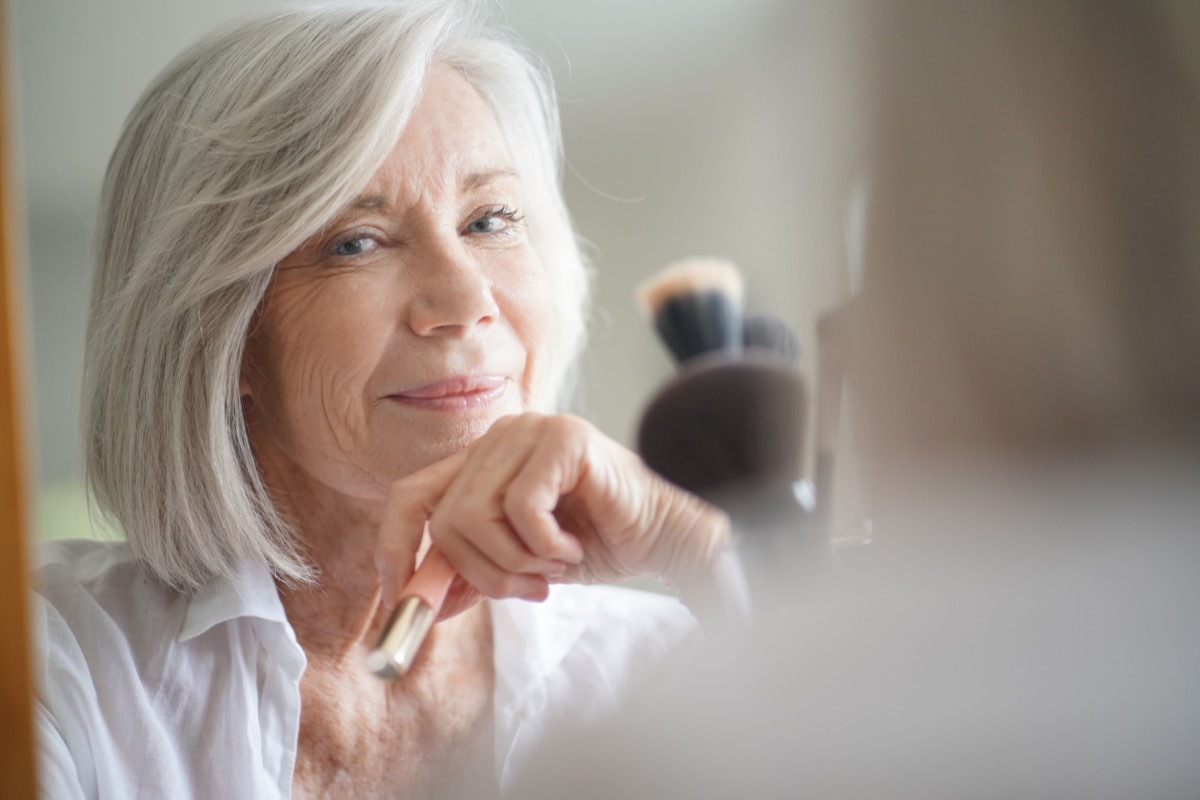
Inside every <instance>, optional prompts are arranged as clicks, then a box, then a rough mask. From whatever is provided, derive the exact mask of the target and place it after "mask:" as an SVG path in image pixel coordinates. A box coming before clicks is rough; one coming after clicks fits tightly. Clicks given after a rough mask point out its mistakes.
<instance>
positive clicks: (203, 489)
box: [82, 0, 588, 591]
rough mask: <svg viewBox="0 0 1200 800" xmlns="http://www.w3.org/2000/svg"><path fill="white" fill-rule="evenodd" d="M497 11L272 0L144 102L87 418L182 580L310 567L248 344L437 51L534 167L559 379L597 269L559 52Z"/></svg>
mask: <svg viewBox="0 0 1200 800" xmlns="http://www.w3.org/2000/svg"><path fill="white" fill-rule="evenodd" d="M485 17H486V15H485V13H484V8H483V4H482V3H480V2H473V1H472V0H432V1H430V0H421V1H419V2H405V3H400V4H398V3H372V4H363V3H354V4H349V5H348V4H337V5H328V6H319V7H307V8H298V9H290V10H281V11H277V12H272V13H268V14H265V15H261V16H256V17H253V18H250V19H248V20H242V21H239V22H238V23H236V24H235V25H233V26H230V27H227V28H224V29H221V30H218V31H216V32H214V33H212V34H210V35H209V36H207V37H205V38H204V39H202V40H201V41H200V42H198V43H197V44H196V45H194V46H193V47H191V48H190V49H189V50H187V51H185V52H184V53H183V54H182V55H180V56H179V57H178V58H177V59H176V60H175V61H174V62H173V63H171V64H170V65H169V66H168V67H167V68H166V69H165V70H164V71H163V72H162V74H161V75H159V77H158V78H157V79H156V80H155V81H154V82H153V83H152V84H151V85H150V87H149V88H148V89H147V90H146V92H145V94H144V95H143V96H142V98H141V99H140V100H139V101H138V103H137V105H136V106H135V108H134V110H133V111H132V113H131V114H130V116H129V119H128V120H127V122H126V124H125V129H124V131H123V132H122V134H121V138H120V141H119V142H118V144H117V148H116V151H115V152H114V154H113V157H112V161H111V162H110V163H109V166H108V172H107V175H106V177H105V181H104V189H103V194H102V199H101V211H100V217H99V221H98V231H97V241H96V260H97V273H96V276H95V283H94V286H93V290H92V302H91V314H90V317H89V319H88V332H87V342H88V344H87V350H86V356H85V365H84V380H83V390H84V394H83V426H82V427H83V431H84V438H85V441H84V451H85V454H86V455H85V458H86V476H87V482H88V486H89V489H90V491H91V494H92V497H93V499H94V501H95V502H96V503H97V504H98V506H99V509H100V511H101V512H103V513H104V514H106V515H107V516H109V517H111V518H112V519H113V520H114V521H115V522H116V523H118V524H119V525H120V526H121V528H123V530H124V531H125V534H126V536H127V538H128V540H129V542H130V545H131V547H132V548H133V552H134V554H135V555H136V556H137V558H139V559H140V560H141V561H142V562H143V563H144V564H145V565H146V567H147V568H148V569H150V570H151V571H152V572H153V573H154V574H155V575H157V576H158V577H159V578H161V579H162V580H163V581H165V582H166V583H168V584H170V585H172V586H175V587H177V588H179V589H181V590H183V591H194V590H197V589H199V588H201V587H203V586H204V585H205V584H207V583H208V582H210V581H212V580H214V579H217V578H221V577H226V576H230V575H231V574H232V573H233V571H234V570H235V569H236V566H237V564H238V563H239V562H240V561H243V560H255V561H259V562H261V563H265V564H266V565H268V566H269V567H270V568H271V569H272V570H273V571H274V573H275V575H276V576H277V577H279V578H280V579H282V580H284V581H289V582H298V581H307V580H310V579H311V578H312V573H311V571H310V567H309V566H308V565H307V564H306V563H305V561H304V559H303V558H302V557H301V555H300V553H299V551H298V548H297V543H296V542H295V541H294V536H293V532H292V530H291V528H290V526H289V525H288V524H287V522H286V521H285V520H284V519H282V518H281V516H280V515H279V514H278V512H277V511H276V509H275V508H274V506H273V505H272V503H271V501H270V498H269V496H268V492H267V489H266V487H265V485H264V484H263V482H262V480H261V478H260V477H259V474H258V471H257V468H256V466H255V463H254V458H253V455H252V453H251V449H250V443H249V437H248V435H247V432H246V425H245V421H244V419H243V415H242V408H241V401H240V397H239V391H238V376H239V371H240V365H241V359H242V352H243V347H244V344H245V341H246V336H247V333H248V331H249V327H250V324H251V320H252V318H253V316H254V312H255V310H256V308H257V307H258V306H259V304H260V302H261V300H262V298H263V296H264V293H265V291H266V288H267V285H268V283H269V282H270V280H271V277H272V274H273V272H274V269H275V265H276V264H277V263H278V262H279V261H280V260H281V259H282V258H283V257H284V256H286V255H287V254H289V253H290V252H291V251H293V250H294V249H295V248H296V247H298V246H299V245H300V244H301V243H302V242H304V241H305V240H306V239H308V238H309V237H311V236H312V235H313V234H315V233H316V232H318V231H319V230H320V229H321V228H322V227H323V225H325V224H326V223H327V222H328V221H329V220H330V219H331V218H332V217H333V216H334V215H335V214H336V213H338V212H339V211H340V210H342V209H344V208H345V206H346V205H347V204H349V203H350V202H352V200H353V198H354V197H355V196H356V195H357V194H358V193H359V192H361V191H362V190H363V188H364V187H365V185H366V183H367V182H368V181H369V180H370V178H371V177H372V176H373V175H374V174H375V172H376V171H377V170H378V169H379V167H380V166H381V165H382V163H383V162H384V160H385V159H386V157H387V156H388V154H389V153H390V151H391V149H392V148H393V147H394V146H395V143H396V141H397V139H398V137H399V135H400V132H401V131H402V130H403V129H404V126H405V124H406V122H407V120H408V118H409V116H410V115H411V113H412V111H413V108H414V107H415V105H416V103H417V101H418V99H419V97H420V93H421V91H422V88H423V86H424V83H425V76H426V73H427V72H428V70H429V68H430V65H431V64H433V63H435V62H437V63H444V64H448V65H450V66H452V67H454V68H457V69H458V70H460V71H461V72H462V73H463V75H464V76H466V78H467V80H468V81H469V82H470V83H471V84H472V85H473V86H474V87H475V88H476V89H477V90H478V91H479V92H480V94H481V95H482V96H483V97H484V98H485V100H486V101H487V102H488V103H489V105H490V106H491V108H492V110H493V111H494V112H495V114H496V117H497V119H498V121H499V124H500V128H501V130H502V131H503V133H504V136H505V138H506V141H507V143H508V145H509V150H510V152H511V153H512V156H513V158H514V160H515V163H516V167H517V169H518V171H519V173H520V174H521V176H522V179H523V183H524V186H525V192H524V194H525V197H524V204H525V208H524V213H525V217H526V220H527V225H528V231H529V235H530V238H531V242H532V245H533V247H534V249H535V250H536V251H537V253H538V254H539V256H540V258H541V259H542V261H543V263H544V264H545V265H546V267H547V271H548V272H549V274H550V280H551V282H552V289H553V291H554V294H555V297H556V298H557V300H558V302H557V303H556V308H557V310H556V312H555V313H556V315H557V319H555V320H554V326H553V328H552V330H553V331H554V335H553V336H552V337H551V344H550V347H551V349H550V351H549V352H548V359H549V366H550V368H549V369H548V371H547V372H548V374H549V375H551V376H552V378H551V382H552V384H553V385H550V386H547V387H545V391H544V392H543V394H542V396H541V398H540V399H539V405H540V406H541V407H543V408H548V407H550V406H552V405H553V404H554V401H557V400H561V399H562V398H563V397H564V396H565V393H566V391H567V386H568V384H569V383H570V381H569V380H568V374H569V373H570V372H571V366H572V364H573V362H574V361H575V360H576V357H577V355H578V353H579V351H580V350H581V348H582V346H583V339H584V327H585V322H584V310H585V306H586V303H587V295H588V278H587V269H586V267H585V264H584V262H583V258H582V255H581V253H580V249H579V245H578V241H577V239H576V237H575V234H574V231H573V228H572V226H571V221H570V218H569V216H568V214H567V210H566V206H565V204H564V203H563V199H562V194H561V189H560V171H561V161H562V156H561V149H562V148H561V139H560V132H559V125H558V112H557V106H556V103H555V100H554V96H553V91H552V87H551V84H550V80H549V78H548V77H547V75H546V74H545V71H544V70H542V69H541V68H539V67H538V66H537V65H536V63H535V62H534V61H533V60H532V59H530V58H529V57H528V56H526V55H525V54H524V53H523V52H522V51H521V50H520V49H518V48H517V46H515V45H514V44H513V43H512V42H511V41H510V40H509V39H507V38H506V37H505V36H503V35H502V34H501V33H499V32H497V31H496V30H495V28H494V26H492V25H490V24H489V23H488V21H487V20H486V18H485Z"/></svg>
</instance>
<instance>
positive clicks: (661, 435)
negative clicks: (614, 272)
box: [637, 262, 828, 594]
mask: <svg viewBox="0 0 1200 800" xmlns="http://www.w3.org/2000/svg"><path fill="white" fill-rule="evenodd" d="M701 263H704V262H701ZM726 263H727V262H726ZM689 264H696V262H680V263H679V264H674V265H672V266H671V267H668V268H667V270H665V271H664V272H663V273H661V274H660V275H659V276H657V277H656V278H654V279H652V280H651V281H650V282H648V283H647V284H646V285H645V286H644V287H643V288H642V290H641V291H640V292H639V296H640V299H641V300H642V305H643V308H644V309H645V310H646V311H647V313H649V314H651V315H652V317H653V319H654V322H655V327H656V329H657V330H658V331H659V333H660V336H661V337H662V339H663V341H664V342H665V343H666V344H667V347H668V349H669V350H670V351H671V352H672V353H675V354H677V356H678V354H680V353H685V354H688V355H687V356H686V357H685V358H680V361H681V364H680V373H679V375H678V376H677V377H676V378H674V379H673V380H671V381H670V382H668V383H667V384H666V385H665V386H664V387H662V389H661V390H660V391H659V392H658V393H657V394H656V395H655V396H654V397H653V398H652V400H651V401H650V403H649V405H648V406H647V408H646V411H645V413H644V414H643V416H642V419H641V423H640V425H639V428H638V435H637V442H638V444H637V446H638V452H639V453H640V455H641V456H642V459H643V461H645V463H646V464H647V465H648V466H649V467H650V468H651V469H653V470H655V471H656V472H658V473H659V474H660V475H662V476H663V477H664V478H666V479H667V480H669V481H671V482H672V483H674V484H676V485H677V486H680V487H681V488H683V489H686V490H687V491H690V492H692V493H694V494H697V495H699V496H700V497H702V498H704V499H705V500H707V501H709V502H711V503H713V504H714V505H717V506H719V507H720V508H722V509H723V510H724V511H725V512H726V513H728V514H729V515H730V518H731V520H732V521H733V525H734V530H735V534H736V535H737V537H738V540H739V545H738V548H739V551H740V558H741V560H742V561H743V562H745V564H746V567H747V568H746V577H747V580H748V581H749V583H750V585H751V593H752V594H759V593H761V592H757V591H755V590H756V589H758V588H760V587H762V588H763V589H764V590H765V591H772V590H774V589H777V588H782V587H781V586H776V585H775V584H786V583H788V582H789V581H792V580H795V579H796V578H797V577H800V576H801V574H802V573H803V572H804V571H805V570H808V569H812V568H815V567H817V566H820V565H823V564H824V562H825V561H826V560H827V551H828V548H827V545H826V544H825V543H824V542H821V541H819V540H817V539H816V538H814V534H815V530H814V526H813V525H812V524H811V521H810V520H809V519H808V513H807V510H806V509H805V507H804V505H803V504H802V503H801V502H800V499H799V496H798V494H797V491H796V490H797V486H798V485H799V484H798V481H799V480H800V478H801V477H802V474H803V458H804V446H805V441H804V439H805V425H806V413H807V392H806V389H805V385H804V378H803V376H802V375H801V373H800V371H799V369H798V365H797V356H798V353H799V346H798V342H797V339H796V337H795V335H794V334H793V333H791V331H790V329H787V326H786V323H783V322H782V320H779V319H778V318H769V317H759V318H753V319H755V320H756V322H755V323H754V326H755V327H754V328H753V330H754V331H756V332H755V333H754V335H753V336H752V337H751V338H752V339H753V340H754V341H755V342H756V343H757V342H765V343H766V345H765V346H760V345H758V344H756V345H755V346H754V347H750V348H743V347H742V346H741V345H744V344H745V342H746V339H747V337H746V336H745V329H743V327H742V325H738V326H737V328H736V332H731V328H732V327H733V326H730V325H727V324H724V323H723V322H721V321H719V320H714V319H704V318H703V317H704V316H706V315H709V314H715V315H716V316H718V317H719V319H720V320H726V319H732V318H736V317H740V316H741V282H740V281H738V282H737V286H738V290H737V292H736V293H733V292H730V293H725V294H722V293H721V290H720V289H719V288H717V287H715V286H714V284H713V282H712V281H708V280H706V279H705V277H704V276H703V275H701V274H695V273H692V272H690V267H689ZM699 272H700V270H699V267H697V273H699ZM697 294H703V295H705V296H704V297H703V299H702V300H699V299H697V298H695V297H692V296H689V295H697ZM714 295H716V296H714ZM647 297H650V298H653V302H647V301H646V299H645V298H647ZM665 308H670V309H673V311H672V312H671V313H663V312H662V310H661V309H665ZM714 309H716V311H713V310H714ZM768 320H770V321H768ZM781 326H782V330H781ZM714 330H723V331H725V332H726V334H725V335H726V337H727V338H726V339H725V340H724V341H715V340H714V337H713V336H711V332H712V331H714ZM762 331H767V332H768V333H765V334H764V333H762ZM696 332H703V333H702V334H697V333H696ZM756 584H757V585H756Z"/></svg>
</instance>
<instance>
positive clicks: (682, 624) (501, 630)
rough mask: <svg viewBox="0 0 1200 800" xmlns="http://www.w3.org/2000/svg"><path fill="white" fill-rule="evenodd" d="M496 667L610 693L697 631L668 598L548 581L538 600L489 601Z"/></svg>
mask: <svg viewBox="0 0 1200 800" xmlns="http://www.w3.org/2000/svg"><path fill="white" fill-rule="evenodd" d="M493 623H494V629H495V635H496V655H497V665H498V668H499V670H500V671H501V673H504V672H507V671H509V670H508V667H511V666H513V664H516V665H518V671H520V672H524V671H526V670H530V671H531V672H532V674H531V675H528V676H526V677H528V678H533V679H534V682H535V683H537V682H539V681H545V685H546V686H548V687H554V686H556V685H560V684H561V686H562V687H571V688H572V689H574V690H580V691H582V692H583V693H584V694H586V695H593V696H594V695H595V693H596V692H597V691H600V692H601V693H603V694H606V695H610V697H609V699H610V700H615V699H616V697H615V696H616V695H620V694H622V693H623V689H624V687H626V686H628V685H629V684H630V683H631V682H633V681H635V680H637V679H638V678H639V677H643V676H644V675H645V674H646V673H647V672H648V671H652V670H654V669H656V668H658V667H660V666H661V665H662V664H663V663H664V662H666V661H668V660H669V659H670V658H671V657H672V655H673V654H674V653H675V652H676V651H678V650H679V649H680V647H681V645H682V644H683V643H684V641H685V640H687V639H688V638H689V637H690V636H691V635H692V634H693V633H694V632H695V631H696V630H697V628H698V626H697V623H696V620H695V618H694V617H692V615H691V613H690V612H688V610H687V608H686V607H685V606H684V605H683V604H682V603H680V602H679V601H678V600H677V599H675V598H674V597H670V596H668V595H663V594H659V593H655V592H648V591H641V590H637V589H631V588H626V587H620V586H574V585H563V586H555V587H553V588H552V590H551V592H550V596H549V598H548V599H547V600H545V601H544V602H542V603H528V602H525V601H521V600H508V601H501V602H499V603H497V604H495V605H494V606H493Z"/></svg>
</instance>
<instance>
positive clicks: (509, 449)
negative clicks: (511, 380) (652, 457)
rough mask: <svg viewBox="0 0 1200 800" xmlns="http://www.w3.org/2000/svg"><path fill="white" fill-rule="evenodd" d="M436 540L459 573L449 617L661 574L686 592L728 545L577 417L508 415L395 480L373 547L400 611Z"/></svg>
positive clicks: (719, 528)
mask: <svg viewBox="0 0 1200 800" xmlns="http://www.w3.org/2000/svg"><path fill="white" fill-rule="evenodd" d="M426 523H428V531H429V535H430V539H431V541H432V544H433V546H434V547H436V548H438V550H440V551H441V552H442V554H443V555H444V556H445V558H446V560H447V561H448V562H449V563H450V564H451V565H452V566H453V567H454V568H455V569H456V570H457V571H458V573H459V575H460V576H461V579H462V581H461V582H458V581H456V586H455V587H453V589H452V591H451V594H450V597H449V598H448V600H447V603H446V606H445V607H444V609H443V613H442V616H443V617H446V616H451V615H453V614H455V613H457V612H459V611H462V610H464V609H465V608H467V607H468V606H469V605H471V604H472V603H474V602H475V601H476V600H477V599H478V598H479V595H480V594H483V595H487V596H488V597H494V598H501V597H524V598H527V599H531V600H540V599H544V598H545V596H546V594H547V592H548V591H549V583H551V582H554V583H594V582H605V583H607V582H612V581H619V580H623V579H626V578H630V577H634V576H638V575H653V576H656V577H659V578H661V579H662V580H663V581H664V582H665V583H666V584H667V585H668V586H670V587H671V588H673V589H675V590H676V591H678V592H679V593H680V594H682V595H686V594H687V593H688V592H689V590H690V589H691V588H692V587H693V586H694V585H695V584H696V583H697V582H698V581H699V580H701V579H702V577H703V575H704V574H705V572H706V570H707V568H708V565H709V562H710V561H711V559H712V556H713V554H714V553H715V552H716V550H717V548H718V547H720V546H721V545H722V544H723V543H724V542H725V541H726V540H727V539H728V537H729V522H728V519H727V518H726V517H725V515H724V514H723V513H721V512H720V511H719V510H717V509H715V508H713V507H712V506H709V505H708V504H706V503H704V502H703V501H701V500H700V499H698V498H696V497H694V496H692V495H690V494H688V493H686V492H684V491H682V490H680V489H678V488H676V487H674V486H672V485H671V484H669V483H668V482H666V481H665V480H663V479H662V478H660V477H659V476H657V475H655V474H654V473H653V472H651V471H650V470H649V469H648V468H647V467H646V466H645V465H644V464H643V463H642V462H641V460H640V459H639V458H638V457H637V456H636V455H634V454H633V453H631V452H629V451H628V450H626V449H624V448H623V447H621V446H620V445H618V444H617V443H616V442H613V441H612V440H611V439H609V438H607V437H606V436H604V435H603V434H601V433H600V432H599V431H597V430H596V429H595V428H594V427H593V426H592V425H590V424H589V423H587V422H586V421H584V420H582V419H579V418H577V417H571V416H546V415H542V414H534V413H527V414H522V415H520V416H515V417H504V418H502V419H500V420H497V422H496V423H495V424H494V425H493V426H492V428H491V429H490V430H489V431H488V432H487V433H486V434H484V435H483V436H482V437H480V438H479V439H478V440H477V441H475V442H474V443H472V444H471V445H470V446H469V447H468V448H466V449H465V450H463V451H462V452H460V453H457V454H455V455H454V456H451V457H450V458H447V459H445V460H443V461H440V462H438V463H436V464H433V465H431V466H429V467H427V468H426V469H423V470H421V471H420V472H417V473H414V474H412V475H409V476H408V477H406V478H402V479H401V480H399V481H397V482H396V483H395V484H393V486H392V488H391V491H390V492H389V495H388V500H387V506H386V508H385V511H384V516H383V524H382V529H381V531H380V537H379V545H378V549H377V562H378V565H379V570H380V576H381V579H382V582H383V594H382V598H381V599H382V601H383V602H384V603H386V604H388V605H392V604H394V603H395V601H397V600H398V599H399V598H398V596H397V594H398V592H399V591H400V590H401V589H402V588H403V584H404V582H405V581H406V580H407V579H408V577H409V576H410V575H411V574H412V571H413V567H414V563H413V562H414V554H415V553H416V552H417V551H418V549H419V547H420V545H421V538H422V534H423V532H424V531H425V529H426Z"/></svg>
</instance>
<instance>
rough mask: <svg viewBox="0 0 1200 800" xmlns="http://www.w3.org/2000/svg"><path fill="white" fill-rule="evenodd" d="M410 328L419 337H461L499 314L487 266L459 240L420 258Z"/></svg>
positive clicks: (429, 249)
mask: <svg viewBox="0 0 1200 800" xmlns="http://www.w3.org/2000/svg"><path fill="white" fill-rule="evenodd" d="M420 257H421V258H420V260H421V264H420V266H418V267H417V273H418V280H417V291H416V295H415V296H414V297H413V299H412V302H411V303H410V304H409V312H408V317H409V319H408V324H409V327H410V328H411V329H412V331H413V332H414V333H416V334H417V335H418V336H446V335H448V336H462V335H465V334H466V333H468V332H469V331H470V330H471V329H472V328H474V327H475V326H477V325H487V324H489V323H491V322H494V321H495V320H496V319H497V318H498V317H499V314H500V309H499V306H497V304H496V299H495V297H494V296H493V295H492V284H491V281H490V280H489V277H488V274H487V271H486V269H485V265H484V264H483V263H482V262H481V261H480V260H479V259H478V258H476V257H475V256H473V255H472V254H471V253H469V252H467V250H466V248H465V247H464V246H463V245H462V243H461V242H460V241H458V240H457V239H456V240H455V241H453V242H444V243H438V244H436V245H432V246H430V247H428V248H426V249H425V252H424V253H421V254H420Z"/></svg>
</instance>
